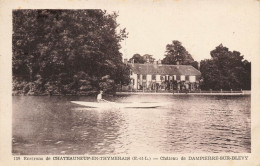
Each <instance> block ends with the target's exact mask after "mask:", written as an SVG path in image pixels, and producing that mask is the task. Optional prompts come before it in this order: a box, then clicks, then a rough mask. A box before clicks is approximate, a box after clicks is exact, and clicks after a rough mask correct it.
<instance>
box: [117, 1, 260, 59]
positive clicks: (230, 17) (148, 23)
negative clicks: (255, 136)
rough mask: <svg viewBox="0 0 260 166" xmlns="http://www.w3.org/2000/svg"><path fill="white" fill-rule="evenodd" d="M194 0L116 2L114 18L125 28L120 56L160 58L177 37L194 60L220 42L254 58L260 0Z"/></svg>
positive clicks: (204, 56)
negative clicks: (141, 2)
mask: <svg viewBox="0 0 260 166" xmlns="http://www.w3.org/2000/svg"><path fill="white" fill-rule="evenodd" d="M194 2H195V1H170V3H169V1H167V3H166V2H165V3H164V1H159V2H157V1H154V2H150V3H144V4H140V3H138V4H137V3H136V4H134V3H131V4H128V5H124V6H121V7H119V8H117V10H116V11H118V12H119V17H118V18H117V22H118V23H119V24H120V28H126V30H127V32H128V33H129V35H128V38H127V39H126V40H125V41H123V42H122V43H121V46H122V49H121V52H122V53H123V58H128V59H129V58H131V57H132V56H133V54H135V53H139V54H141V55H144V54H151V55H153V56H154V58H156V59H157V60H158V59H163V58H164V54H165V50H166V45H167V44H170V43H171V42H172V41H173V40H178V41H180V42H181V43H182V45H183V46H184V47H185V48H186V50H187V51H188V52H189V53H190V54H191V55H192V57H193V58H194V60H196V61H200V60H203V59H210V58H211V57H210V51H212V50H214V49H215V48H216V47H217V46H218V45H220V44H221V43H222V44H223V46H226V47H228V48H229V50H231V51H233V50H236V51H239V52H241V54H242V55H244V58H245V59H247V60H249V61H252V60H253V57H254V56H256V54H257V52H258V49H259V30H260V24H259V20H258V19H259V18H260V17H259V16H260V15H259V2H257V1H236V2H234V1H218V3H216V1H197V2H196V3H194ZM244 2H248V3H244Z"/></svg>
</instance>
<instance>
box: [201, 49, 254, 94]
mask: <svg viewBox="0 0 260 166" xmlns="http://www.w3.org/2000/svg"><path fill="white" fill-rule="evenodd" d="M210 54H211V57H212V58H211V59H206V60H203V61H201V68H200V71H201V74H202V78H203V85H202V88H204V89H215V90H220V89H223V90H230V89H233V90H240V89H250V88H251V63H249V62H248V61H246V60H243V59H244V58H243V56H241V54H240V52H238V51H233V52H232V51H229V49H228V48H227V47H224V46H223V45H222V44H220V45H219V46H217V47H216V49H215V50H212V51H211V52H210Z"/></svg>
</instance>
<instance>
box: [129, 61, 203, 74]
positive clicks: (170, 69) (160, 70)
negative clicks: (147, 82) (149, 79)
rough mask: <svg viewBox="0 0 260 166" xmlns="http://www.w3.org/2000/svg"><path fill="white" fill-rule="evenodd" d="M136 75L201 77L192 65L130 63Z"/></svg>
mask: <svg viewBox="0 0 260 166" xmlns="http://www.w3.org/2000/svg"><path fill="white" fill-rule="evenodd" d="M129 65H130V67H131V69H132V71H133V72H134V73H135V74H151V75H153V74H154V75H191V76H196V75H201V73H200V71H198V70H197V69H195V68H194V67H193V66H190V65H164V64H161V65H158V64H139V63H129Z"/></svg>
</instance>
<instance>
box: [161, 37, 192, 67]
mask: <svg viewBox="0 0 260 166" xmlns="http://www.w3.org/2000/svg"><path fill="white" fill-rule="evenodd" d="M177 62H179V64H180V65H190V64H192V62H194V59H193V58H192V56H191V55H190V53H189V52H188V51H187V50H186V49H185V48H184V47H183V46H182V43H181V42H179V41H177V40H174V41H172V44H167V46H166V54H165V58H164V59H163V60H162V63H163V64H172V65H176V64H177Z"/></svg>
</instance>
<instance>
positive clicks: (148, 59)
mask: <svg viewBox="0 0 260 166" xmlns="http://www.w3.org/2000/svg"><path fill="white" fill-rule="evenodd" d="M143 58H144V60H145V63H153V62H154V60H155V59H154V58H153V56H152V55H149V54H144V55H143Z"/></svg>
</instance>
